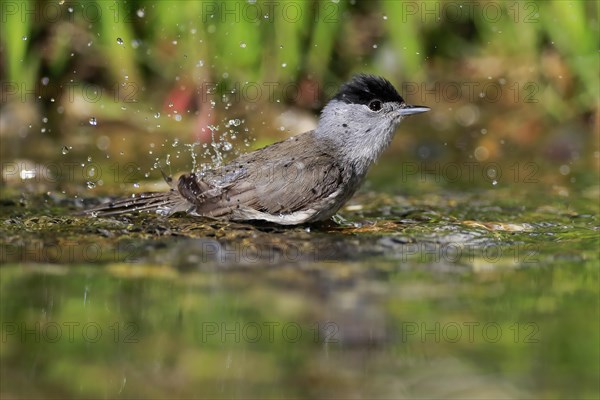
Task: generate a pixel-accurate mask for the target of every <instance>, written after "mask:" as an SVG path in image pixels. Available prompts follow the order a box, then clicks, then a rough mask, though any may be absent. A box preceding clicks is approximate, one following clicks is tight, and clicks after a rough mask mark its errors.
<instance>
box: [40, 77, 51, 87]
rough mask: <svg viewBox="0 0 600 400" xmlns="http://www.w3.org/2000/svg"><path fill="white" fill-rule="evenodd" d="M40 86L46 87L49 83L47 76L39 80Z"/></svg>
mask: <svg viewBox="0 0 600 400" xmlns="http://www.w3.org/2000/svg"><path fill="white" fill-rule="evenodd" d="M41 82H42V85H44V86H48V83H50V78H48V77H47V76H44V77H43V78H42V80H41Z"/></svg>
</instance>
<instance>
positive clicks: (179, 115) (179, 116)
mask: <svg viewBox="0 0 600 400" xmlns="http://www.w3.org/2000/svg"><path fill="white" fill-rule="evenodd" d="M181 119H182V117H181V114H177V115H175V121H177V122H180V121H181Z"/></svg>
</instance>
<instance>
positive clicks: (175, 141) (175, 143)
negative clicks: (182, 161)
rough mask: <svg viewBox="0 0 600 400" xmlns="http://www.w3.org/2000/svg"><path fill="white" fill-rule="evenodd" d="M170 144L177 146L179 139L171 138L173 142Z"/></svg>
mask: <svg viewBox="0 0 600 400" xmlns="http://www.w3.org/2000/svg"><path fill="white" fill-rule="evenodd" d="M171 146H173V147H177V146H179V139H177V138H175V139H174V140H173V143H172V144H171Z"/></svg>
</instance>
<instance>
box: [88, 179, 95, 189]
mask: <svg viewBox="0 0 600 400" xmlns="http://www.w3.org/2000/svg"><path fill="white" fill-rule="evenodd" d="M86 186H87V187H88V189H93V188H95V187H96V183H95V182H92V181H88V182H86Z"/></svg>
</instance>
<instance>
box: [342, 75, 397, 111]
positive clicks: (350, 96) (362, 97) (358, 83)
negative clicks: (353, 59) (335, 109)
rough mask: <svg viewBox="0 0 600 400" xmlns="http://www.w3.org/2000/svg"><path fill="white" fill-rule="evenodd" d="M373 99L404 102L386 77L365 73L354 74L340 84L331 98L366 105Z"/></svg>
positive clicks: (385, 101)
mask: <svg viewBox="0 0 600 400" xmlns="http://www.w3.org/2000/svg"><path fill="white" fill-rule="evenodd" d="M374 99H379V100H381V101H382V102H384V103H387V102H389V101H396V102H399V103H403V102H404V99H403V98H402V96H400V94H398V92H397V91H396V88H394V85H392V84H391V83H390V82H389V81H388V80H387V79H384V78H381V77H379V76H374V75H367V74H359V75H356V76H355V77H354V78H352V80H350V81H349V82H347V83H345V84H344V85H342V87H341V88H340V91H339V92H338V93H337V94H336V95H335V97H334V98H333V100H339V101H343V102H345V103H348V104H366V105H368V104H369V102H370V101H371V100H374Z"/></svg>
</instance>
